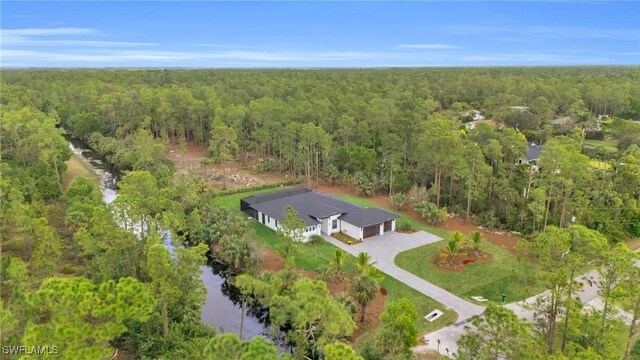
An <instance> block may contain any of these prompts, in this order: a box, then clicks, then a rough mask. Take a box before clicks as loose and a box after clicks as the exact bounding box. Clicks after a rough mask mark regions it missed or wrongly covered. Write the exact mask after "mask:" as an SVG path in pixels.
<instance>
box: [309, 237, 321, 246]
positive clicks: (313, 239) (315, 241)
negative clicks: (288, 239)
mask: <svg viewBox="0 0 640 360" xmlns="http://www.w3.org/2000/svg"><path fill="white" fill-rule="evenodd" d="M323 241H324V239H323V238H322V236H320V235H311V236H310V237H309V241H308V242H307V244H309V245H313V246H316V245H320V244H322V242H323Z"/></svg>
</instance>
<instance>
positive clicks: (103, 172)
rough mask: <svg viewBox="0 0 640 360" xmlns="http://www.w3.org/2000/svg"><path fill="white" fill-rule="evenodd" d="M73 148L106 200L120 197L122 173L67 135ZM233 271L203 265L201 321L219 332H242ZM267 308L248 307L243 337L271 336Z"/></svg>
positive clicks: (169, 244) (168, 242) (167, 235)
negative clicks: (85, 164)
mask: <svg viewBox="0 0 640 360" xmlns="http://www.w3.org/2000/svg"><path fill="white" fill-rule="evenodd" d="M67 140H69V143H70V147H71V150H72V151H73V152H74V153H75V154H76V155H78V156H80V157H81V158H82V159H84V160H85V161H87V162H88V163H89V164H90V165H91V167H92V169H93V170H94V171H95V173H96V174H97V175H98V178H99V179H100V182H101V184H100V189H101V191H102V195H103V198H104V201H105V202H106V203H111V202H112V201H113V200H115V198H116V197H117V196H118V192H117V186H116V185H117V182H118V179H119V173H118V171H117V170H116V169H114V168H112V167H111V166H109V164H108V163H106V162H105V161H103V160H102V159H100V158H99V156H98V154H97V153H95V152H94V151H92V150H91V149H89V148H88V147H87V146H86V145H84V144H83V143H81V142H79V141H77V140H75V139H72V138H67ZM163 238H164V243H165V245H166V246H167V247H168V248H169V249H170V250H171V247H172V246H173V245H172V242H171V234H170V233H169V232H168V231H167V232H165V233H164V234H163ZM229 277H230V274H229V272H228V271H227V266H226V265H225V264H223V263H220V262H217V261H215V260H213V259H211V258H210V259H209V262H208V264H207V265H204V266H203V267H202V275H201V279H202V282H203V283H204V286H205V288H206V291H207V295H206V300H205V303H204V306H203V308H202V314H201V315H200V320H201V321H202V322H203V323H205V324H208V325H210V326H212V327H214V328H215V329H216V331H219V332H234V333H236V334H239V333H240V323H241V316H242V308H241V304H242V295H241V294H240V291H239V290H238V289H237V288H236V287H235V286H233V285H232V284H231V283H230V282H229V281H228V280H229ZM267 315H268V311H267V309H266V308H265V307H262V306H259V305H254V306H245V310H244V319H243V320H242V328H243V331H242V337H243V338H245V339H249V338H253V337H255V336H258V335H263V336H269V328H268V316H267Z"/></svg>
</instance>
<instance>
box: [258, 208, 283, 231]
mask: <svg viewBox="0 0 640 360" xmlns="http://www.w3.org/2000/svg"><path fill="white" fill-rule="evenodd" d="M257 213H258V222H259V223H261V224H264V225H266V226H267V227H268V228H270V229H273V230H278V228H276V220H275V219H272V218H270V217H269V216H268V215H266V214H265V216H264V222H263V221H262V213H261V212H260V211H257Z"/></svg>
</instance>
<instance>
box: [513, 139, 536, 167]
mask: <svg viewBox="0 0 640 360" xmlns="http://www.w3.org/2000/svg"><path fill="white" fill-rule="evenodd" d="M540 150H542V145H538V144H536V143H531V144H529V150H528V151H527V155H526V157H524V158H520V159H518V162H517V163H516V165H522V164H531V165H535V166H537V165H538V158H540Z"/></svg>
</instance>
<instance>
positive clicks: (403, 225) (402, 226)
mask: <svg viewBox="0 0 640 360" xmlns="http://www.w3.org/2000/svg"><path fill="white" fill-rule="evenodd" d="M396 229H397V230H400V231H415V230H416V229H415V228H414V227H413V225H412V224H411V223H410V222H408V221H407V220H404V219H398V220H397V221H396Z"/></svg>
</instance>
